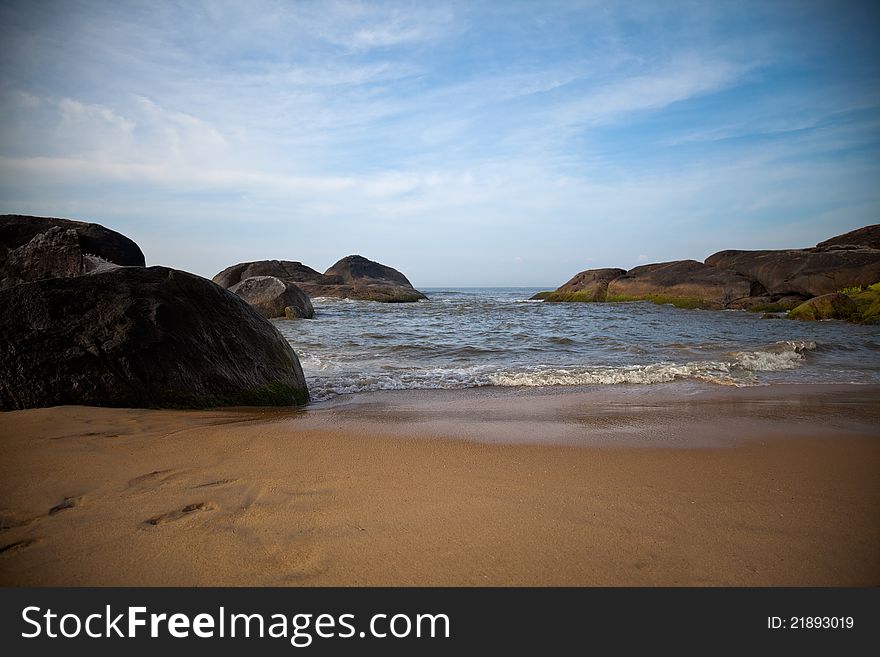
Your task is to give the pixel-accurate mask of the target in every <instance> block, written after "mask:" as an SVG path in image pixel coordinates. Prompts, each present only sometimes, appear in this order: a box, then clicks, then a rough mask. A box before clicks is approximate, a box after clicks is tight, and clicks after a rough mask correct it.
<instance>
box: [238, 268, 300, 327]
mask: <svg viewBox="0 0 880 657" xmlns="http://www.w3.org/2000/svg"><path fill="white" fill-rule="evenodd" d="M229 291H230V292H233V293H235V294H237V295H238V296H240V297H241V298H242V299H244V300H245V301H247V302H248V303H249V304H250V305H251V306H252V307H253V308H254V309H255V310H256V311H257V312H258V313H260V314H261V315H262V316H263V317H266V318H269V319H273V318H276V317H287V318H288V319H297V318H304V319H311V318H312V317H314V316H315V309H314V308H313V307H312V301H311V299H309V296H308V295H307V294H306V293H305V292H303V291H302V290H301V289H299V288H298V287H297V286H296V285H294V284H293V283H288V282H285V281H282V280H281V279H280V278H276V277H275V276H251V277H250V278H246V279H244V280H243V281H241V282H240V283H236V284H235V285H233V286H232V287H230V288H229Z"/></svg>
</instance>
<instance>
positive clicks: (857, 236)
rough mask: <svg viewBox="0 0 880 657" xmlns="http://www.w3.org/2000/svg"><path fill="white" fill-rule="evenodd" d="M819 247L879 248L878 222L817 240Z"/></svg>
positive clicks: (879, 233) (879, 227) (879, 230)
mask: <svg viewBox="0 0 880 657" xmlns="http://www.w3.org/2000/svg"><path fill="white" fill-rule="evenodd" d="M816 246H817V247H819V248H830V247H853V246H854V247H862V248H869V249H880V224H874V225H873V226H865V227H864V228H859V229H857V230H851V231H850V232H848V233H844V234H843V235H837V236H836V237H832V238H831V239H827V240H825V241H824V242H819V243H818V244H817V245H816Z"/></svg>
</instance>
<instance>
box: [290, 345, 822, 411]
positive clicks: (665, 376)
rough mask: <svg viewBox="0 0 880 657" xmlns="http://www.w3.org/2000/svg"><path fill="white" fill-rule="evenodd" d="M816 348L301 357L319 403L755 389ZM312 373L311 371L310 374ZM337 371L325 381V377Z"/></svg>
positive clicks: (310, 385)
mask: <svg viewBox="0 0 880 657" xmlns="http://www.w3.org/2000/svg"><path fill="white" fill-rule="evenodd" d="M815 349H816V343H815V342H812V341H784V342H777V343H773V344H771V345H767V346H766V347H762V348H760V349H757V350H755V351H743V352H735V353H733V354H731V360H724V361H722V360H704V361H692V362H687V363H672V362H660V363H650V364H647V365H626V366H616V367H613V366H578V367H549V366H536V367H530V368H526V369H522V368H521V369H512V370H506V369H502V370H499V369H497V368H493V367H492V366H488V365H475V366H471V367H463V368H429V369H428V368H426V369H418V368H411V369H410V368H392V369H390V370H388V369H384V368H383V369H379V370H375V369H371V370H370V371H361V372H352V371H349V370H344V371H341V370H340V368H339V366H338V364H334V363H327V362H323V361H322V360H321V359H319V358H316V357H312V356H310V355H306V356H305V357H303V358H302V364H303V367H304V368H305V370H306V373H307V374H308V375H311V374H313V373H316V372H321V373H323V374H324V376H318V377H312V376H309V378H310V382H309V387H310V389H311V390H312V397H313V399H316V400H321V399H329V398H331V397H334V396H336V395H342V394H350V393H357V392H369V391H375V390H412V389H457V388H474V387H481V386H503V387H544V386H595V385H618V384H636V385H650V384H656V383H669V382H672V381H680V380H695V381H705V382H708V383H713V384H716V385H727V386H751V385H757V384H758V383H759V381H758V378H757V377H756V376H755V374H754V373H755V372H776V371H781V370H790V369H794V368H796V367H798V366H799V365H801V364H802V363H803V362H804V360H805V356H804V353H805V352H808V351H813V350H815ZM310 370H311V371H310ZM328 370H329V371H330V372H333V374H332V375H330V376H326V373H327V372H328Z"/></svg>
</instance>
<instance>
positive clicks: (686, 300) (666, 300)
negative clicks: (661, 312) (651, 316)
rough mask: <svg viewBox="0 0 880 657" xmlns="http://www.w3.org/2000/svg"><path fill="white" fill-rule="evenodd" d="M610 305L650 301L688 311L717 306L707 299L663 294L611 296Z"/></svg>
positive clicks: (609, 297) (608, 299) (608, 298)
mask: <svg viewBox="0 0 880 657" xmlns="http://www.w3.org/2000/svg"><path fill="white" fill-rule="evenodd" d="M605 300H606V301H608V302H609V303H626V302H630V301H650V302H651V303H656V304H657V305H658V306H665V305H671V306H675V307H676V308H684V309H686V310H694V309H711V308H715V307H717V306H715V305H713V304H712V303H711V302H708V301H706V300H705V299H699V298H696V297H674V296H667V295H663V294H650V295H646V296H642V297H640V296H629V295H624V294H609V295H608V296H607V297H606V299H605Z"/></svg>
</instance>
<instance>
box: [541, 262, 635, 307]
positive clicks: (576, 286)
mask: <svg viewBox="0 0 880 657" xmlns="http://www.w3.org/2000/svg"><path fill="white" fill-rule="evenodd" d="M624 275H626V270H624V269H614V268H609V269H587V270H586V271H582V272H580V273H579V274H575V276H574V277H573V278H572V279H571V280H570V281H568V282H567V283H566V284H565V285H562V286H560V287H558V288H557V289H556V290H554V291H553V292H551V293H550V294H549V295H547V296H546V297H545V299H544V300H545V301H550V302H557V301H605V298H606V295H607V293H608V284H609V283H610V282H611V281H613V280H614V279H616V278H620V277H621V276H624Z"/></svg>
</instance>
